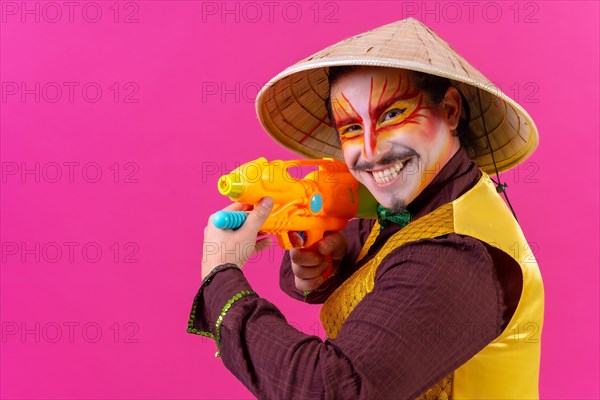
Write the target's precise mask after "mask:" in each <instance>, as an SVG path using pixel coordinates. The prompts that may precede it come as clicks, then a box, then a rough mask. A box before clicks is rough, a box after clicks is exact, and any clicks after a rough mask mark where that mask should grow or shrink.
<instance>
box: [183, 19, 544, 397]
mask: <svg viewBox="0 0 600 400" xmlns="http://www.w3.org/2000/svg"><path fill="white" fill-rule="evenodd" d="M257 112H258V115H259V117H260V119H261V123H262V124H263V126H264V127H265V129H266V130H267V132H268V133H269V134H270V135H271V136H273V137H274V138H275V139H276V140H277V141H278V142H280V143H282V144H283V145H284V146H286V147H288V148H290V149H292V150H294V151H296V152H298V153H300V154H303V155H306V156H309V157H324V156H325V157H337V158H343V160H344V161H345V162H346V164H347V166H348V168H349V169H350V170H351V172H352V174H353V175H354V176H355V177H356V179H357V180H358V181H359V182H361V183H362V184H363V185H365V186H366V187H367V188H368V189H369V191H370V192H371V193H372V194H373V196H374V197H375V199H376V200H377V201H378V203H379V207H378V213H379V219H378V220H377V221H370V220H353V221H351V222H350V223H349V225H348V227H347V228H346V229H344V230H343V231H341V232H339V233H332V234H330V235H328V236H326V237H325V238H324V239H323V240H322V241H321V242H320V243H318V244H317V245H316V246H315V247H314V248H311V249H295V250H293V251H290V252H289V253H286V255H285V257H284V260H283V263H282V269H281V286H282V288H283V290H284V291H286V292H287V293H288V294H290V295H291V296H293V297H295V298H298V299H300V300H304V301H307V302H313V303H322V302H323V303H324V305H323V308H322V311H321V319H322V322H323V324H324V327H325V329H326V332H327V340H326V341H325V342H322V341H321V339H320V338H318V337H315V336H310V335H306V334H304V333H302V332H298V331H297V330H296V329H294V328H293V327H291V326H290V325H288V324H287V322H286V320H285V318H284V317H283V315H281V313H280V312H279V311H278V310H277V308H276V307H275V306H273V305H272V304H271V303H270V302H268V301H267V300H265V299H261V298H260V297H259V296H258V295H257V294H256V293H254V292H253V291H252V288H251V286H250V285H249V283H248V282H247V280H246V279H245V277H244V275H243V273H242V271H241V267H242V266H243V265H244V263H245V261H246V260H247V258H248V257H250V256H251V255H252V252H248V251H247V249H248V248H252V249H253V251H255V252H257V251H261V250H262V249H264V248H265V247H266V246H268V245H269V244H270V241H269V239H266V238H261V239H259V240H257V234H258V232H259V231H260V228H261V226H262V223H263V222H264V220H265V219H266V217H267V216H268V214H269V212H270V210H271V207H272V201H270V200H271V199H269V198H266V199H263V201H262V202H261V204H259V205H258V206H257V207H256V208H255V209H254V210H253V211H252V212H251V213H250V215H249V216H248V219H247V221H246V222H245V224H244V226H242V228H240V229H239V230H237V231H220V230H217V229H215V228H214V227H212V225H211V224H210V223H209V224H208V225H207V227H206V229H205V231H204V234H205V236H204V240H205V243H220V244H222V247H223V248H224V249H226V250H229V251H226V252H223V253H222V254H215V255H205V257H203V265H202V276H203V283H202V286H201V288H200V290H199V292H198V294H197V296H196V298H195V300H194V304H193V308H192V313H191V316H190V321H189V326H188V331H189V332H192V333H196V334H200V335H205V336H209V337H212V338H214V339H215V341H216V343H217V348H218V350H219V352H220V356H221V358H222V360H223V362H224V364H225V366H226V367H227V368H228V369H230V370H231V371H232V372H233V373H234V374H235V375H236V377H237V378H238V379H240V380H241V381H242V382H243V383H244V385H245V386H246V387H248V389H249V390H250V391H252V393H254V394H255V395H256V396H257V397H259V398H273V399H287V398H341V399H349V398H360V399H377V398H382V399H388V398H394V399H414V398H417V397H419V398H427V399H432V398H444V399H447V398H454V399H459V398H479V399H480V398H486V399H491V398H497V399H508V398H535V397H537V396H538V390H537V381H538V369H539V357H540V343H539V338H540V333H541V328H542V317H543V285H542V281H541V276H540V273H539V269H538V267H537V264H536V263H535V260H533V258H532V257H531V255H526V256H523V257H520V258H518V256H516V255H515V253H514V252H513V251H511V248H514V246H519V247H522V246H525V243H526V242H525V238H524V236H523V234H522V232H521V230H520V228H519V225H518V223H517V222H516V219H515V218H514V217H513V215H512V214H511V212H510V211H509V209H508V207H507V206H506V205H505V203H504V202H503V201H502V199H501V198H500V196H499V195H498V193H497V192H503V191H504V189H505V186H503V185H500V184H498V186H495V185H494V184H493V181H492V180H491V178H490V177H489V176H488V175H487V172H486V171H488V172H492V171H497V170H498V169H499V170H506V169H508V168H511V167H513V166H515V165H517V164H518V163H519V162H522V161H523V160H524V159H525V158H526V157H527V156H528V155H529V154H531V153H532V152H533V150H534V149H535V147H536V145H537V131H536V129H535V125H534V124H533V121H532V120H531V118H530V117H529V115H528V114H527V113H526V112H525V111H524V110H523V109H522V108H521V107H520V106H518V104H516V103H515V102H514V101H512V100H511V99H509V98H508V97H507V96H506V95H504V94H503V93H502V92H500V91H499V90H498V89H496V88H495V87H494V86H493V85H492V84H491V83H490V82H489V81H488V80H486V79H485V78H484V77H483V75H481V74H480V73H479V72H478V71H477V70H475V69H474V68H473V67H472V66H470V65H469V64H468V63H467V62H466V61H465V60H464V59H462V58H461V57H460V56H459V55H458V54H456V53H455V52H454V50H452V48H451V47H450V46H449V45H448V44H447V43H445V42H444V41H443V40H442V39H441V38H439V37H438V36H437V35H435V33H433V32H432V31H431V30H429V29H428V28H427V27H426V26H424V25H423V24H421V23H420V22H418V21H416V20H414V19H408V20H403V21H399V22H396V23H393V24H389V25H386V26H383V27H380V28H378V29H375V30H373V31H370V32H367V33H364V34H361V35H358V36H355V37H353V38H350V39H347V40H345V41H342V42H340V43H338V44H336V45H333V46H330V47H328V48H327V49H324V50H323V51H321V52H319V53H317V54H315V55H313V56H311V57H309V58H307V59H305V60H302V61H300V62H299V63H297V64H296V65H294V66H292V67H290V68H288V69H286V70H285V71H284V72H282V73H281V74H279V75H278V76H276V77H275V78H273V79H272V80H271V81H270V82H269V84H267V85H266V86H265V88H263V90H262V91H261V93H260V94H259V96H258V98H257ZM504 194H505V193H504ZM226 209H228V210H241V209H244V206H242V205H240V204H237V203H236V204H233V205H231V206H229V207H227V208H226ZM293 239H294V241H295V243H296V244H297V245H301V241H302V240H301V238H300V237H298V236H295V237H294V238H293ZM236 245H237V248H238V249H240V251H238V252H231V249H233V248H235V246H236ZM511 246H512V247H511ZM325 256H331V259H332V260H333V265H332V267H331V268H332V270H330V265H329V260H328V257H325ZM331 272H333V274H332V275H330V274H331ZM273 332H276V333H277V334H276V335H274V334H273Z"/></svg>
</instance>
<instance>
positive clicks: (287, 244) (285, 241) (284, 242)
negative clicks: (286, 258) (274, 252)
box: [277, 232, 294, 250]
mask: <svg viewBox="0 0 600 400" xmlns="http://www.w3.org/2000/svg"><path fill="white" fill-rule="evenodd" d="M277 242H279V247H281V248H282V249H284V250H290V249H293V248H294V246H292V242H291V241H290V237H289V236H288V234H287V232H283V233H279V234H277Z"/></svg>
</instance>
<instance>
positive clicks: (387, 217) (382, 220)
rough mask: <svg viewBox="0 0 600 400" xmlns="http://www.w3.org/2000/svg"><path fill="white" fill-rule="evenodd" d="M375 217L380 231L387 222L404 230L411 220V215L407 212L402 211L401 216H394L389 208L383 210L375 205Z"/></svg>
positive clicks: (378, 205)
mask: <svg viewBox="0 0 600 400" xmlns="http://www.w3.org/2000/svg"><path fill="white" fill-rule="evenodd" d="M377 217H378V220H379V225H380V226H381V229H383V228H385V227H386V226H387V225H388V223H389V222H393V223H395V224H398V225H400V226H401V227H402V228H404V227H405V226H406V225H407V224H408V223H409V222H410V220H411V219H412V217H413V216H412V214H411V213H410V212H409V211H408V210H406V209H405V210H404V211H403V212H402V213H401V214H394V213H392V210H390V209H389V208H385V207H384V206H382V205H381V204H379V203H377Z"/></svg>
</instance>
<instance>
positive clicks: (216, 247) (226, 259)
mask: <svg viewBox="0 0 600 400" xmlns="http://www.w3.org/2000/svg"><path fill="white" fill-rule="evenodd" d="M248 208H249V206H245V205H243V204H241V203H233V204H231V205H230V206H228V207H225V208H224V209H223V210H227V211H247V210H248ZM272 208H273V199H271V198H270V197H265V198H264V199H262V200H261V202H260V203H259V204H258V205H257V206H256V207H255V208H254V209H253V210H252V211H250V213H249V215H248V218H247V219H246V221H245V222H244V225H242V226H241V227H240V228H239V229H237V230H235V231H232V230H223V229H219V228H216V227H215V226H214V225H213V223H212V220H211V219H212V215H211V217H210V218H209V219H208V224H207V225H206V228H204V244H203V245H202V279H204V278H205V277H206V275H208V274H209V273H210V271H212V270H213V268H215V267H216V266H218V265H221V264H225V263H233V264H237V266H238V267H240V268H242V266H243V265H244V264H245V263H246V261H248V259H249V258H250V257H252V255H253V254H256V253H258V252H261V251H262V250H264V249H266V248H267V247H269V246H270V245H271V238H270V237H268V236H267V237H263V238H260V239H258V240H257V236H258V232H259V230H260V228H261V227H262V226H263V224H264V222H265V220H266V219H267V217H268V216H269V213H270V212H271V209H272Z"/></svg>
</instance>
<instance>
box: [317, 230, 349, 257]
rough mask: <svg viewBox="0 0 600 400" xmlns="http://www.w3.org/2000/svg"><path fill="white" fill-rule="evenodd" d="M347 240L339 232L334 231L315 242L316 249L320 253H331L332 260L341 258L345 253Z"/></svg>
mask: <svg viewBox="0 0 600 400" xmlns="http://www.w3.org/2000/svg"><path fill="white" fill-rule="evenodd" d="M347 249H348V241H347V240H346V238H345V237H344V235H342V234H341V233H338V232H335V233H332V234H330V235H327V236H325V237H324V238H323V239H321V240H320V241H319V243H317V250H318V251H319V253H321V254H322V255H325V256H326V255H331V258H332V259H334V260H341V259H342V258H344V256H345V255H346V251H347Z"/></svg>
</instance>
